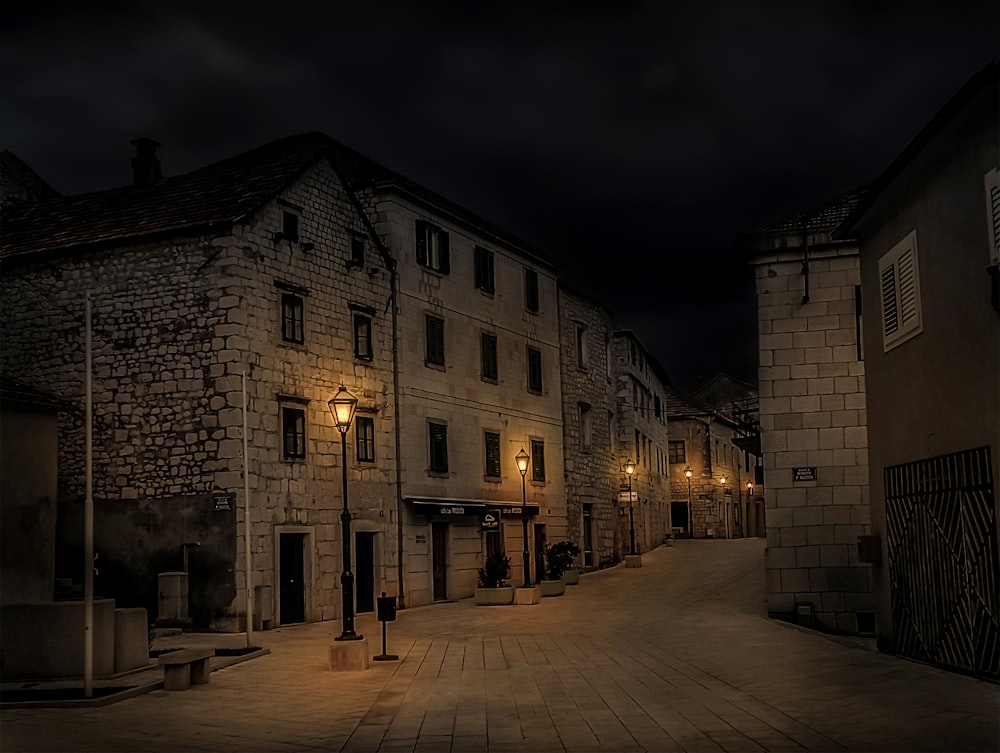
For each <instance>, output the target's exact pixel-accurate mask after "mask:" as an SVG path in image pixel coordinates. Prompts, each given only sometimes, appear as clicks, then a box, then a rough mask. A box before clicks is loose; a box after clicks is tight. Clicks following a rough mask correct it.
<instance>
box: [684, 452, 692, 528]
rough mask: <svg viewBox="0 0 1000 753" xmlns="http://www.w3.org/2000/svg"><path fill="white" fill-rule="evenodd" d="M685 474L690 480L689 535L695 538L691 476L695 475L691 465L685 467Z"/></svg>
mask: <svg viewBox="0 0 1000 753" xmlns="http://www.w3.org/2000/svg"><path fill="white" fill-rule="evenodd" d="M684 475H685V476H687V480H688V536H690V537H691V538H692V539H693V538H694V521H693V520H691V476H693V475H694V471H692V470H691V466H688V467H687V468H685V469H684Z"/></svg>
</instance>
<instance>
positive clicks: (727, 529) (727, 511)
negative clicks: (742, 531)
mask: <svg viewBox="0 0 1000 753" xmlns="http://www.w3.org/2000/svg"><path fill="white" fill-rule="evenodd" d="M720 478H721V479H722V506H723V508H725V511H726V538H727V539H728V538H729V500H728V499H726V480H727V479H726V474H725V473H723V474H722V476H721V477H720Z"/></svg>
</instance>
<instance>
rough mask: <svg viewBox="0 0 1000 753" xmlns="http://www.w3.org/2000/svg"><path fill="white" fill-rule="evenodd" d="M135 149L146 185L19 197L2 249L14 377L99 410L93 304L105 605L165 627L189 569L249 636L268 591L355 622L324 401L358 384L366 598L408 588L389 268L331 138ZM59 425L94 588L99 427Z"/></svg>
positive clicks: (194, 599)
mask: <svg viewBox="0 0 1000 753" xmlns="http://www.w3.org/2000/svg"><path fill="white" fill-rule="evenodd" d="M135 144H136V147H137V150H138V151H137V155H136V157H135V159H134V160H133V169H134V175H135V183H134V185H131V186H128V187H125V188H119V189H114V190H110V191H101V192H97V193H92V194H85V195H81V196H67V197H62V196H58V197H55V198H50V199H43V200H39V201H35V202H21V203H19V204H15V205H14V206H12V207H11V208H9V209H8V210H7V211H6V213H5V217H4V235H3V241H2V247H0V258H2V265H3V278H2V285H3V297H2V303H0V307H2V308H0V311H2V320H0V321H2V325H0V326H2V335H3V351H4V366H5V368H6V369H7V370H8V372H10V373H11V374H12V375H13V376H15V377H18V378H20V379H21V380H23V381H27V382H30V383H31V384H34V385H37V386H40V387H43V388H44V389H46V390H48V391H50V392H52V393H53V394H55V395H58V396H59V397H60V398H61V399H63V400H68V401H71V402H73V403H74V404H76V405H80V404H82V401H83V399H84V384H85V378H84V358H85V339H86V334H87V333H86V332H85V327H84V311H85V301H86V300H87V299H88V298H89V300H90V301H91V303H92V308H93V325H92V333H91V334H92V341H93V346H92V352H93V368H92V374H93V397H94V423H93V434H94V468H95V473H94V498H95V525H94V531H95V533H94V537H95V551H96V552H97V553H98V557H99V562H100V563H101V567H100V568H99V576H98V577H97V578H96V581H95V588H96V590H97V591H98V595H101V594H103V595H108V596H114V597H116V598H117V601H118V603H119V605H122V604H123V603H124V604H128V601H129V599H137V600H139V601H140V602H141V603H139V604H137V606H145V607H146V608H147V609H148V611H149V612H150V616H151V617H153V616H155V615H156V613H157V603H156V598H157V596H156V594H157V584H156V575H157V573H158V572H162V571H176V570H181V568H182V563H187V564H188V566H189V578H190V581H189V582H190V609H191V614H190V616H191V619H192V620H193V621H194V624H195V625H200V626H211V627H216V628H224V629H226V628H228V629H233V628H236V627H238V626H240V625H242V624H243V622H244V618H245V615H246V609H247V606H248V604H247V602H248V597H249V596H250V595H251V594H255V595H256V597H257V601H258V603H257V605H256V610H255V615H257V616H258V618H259V619H260V620H261V621H262V623H264V624H270V625H272V626H274V625H279V624H283V623H290V622H301V621H303V620H317V619H328V618H332V617H334V616H335V615H336V614H339V604H340V603H341V598H340V591H339V574H340V573H341V572H342V570H343V565H344V563H343V562H342V561H341V559H342V558H341V554H340V552H341V522H340V511H341V505H342V501H343V500H342V499H341V491H340V488H341V484H340V481H341V474H342V473H343V472H344V471H345V469H344V468H342V467H341V464H340V457H339V455H340V441H341V437H340V435H339V433H338V431H337V430H336V428H335V426H334V422H333V419H332V416H331V413H330V411H329V410H328V407H327V401H328V400H330V399H331V398H332V397H333V396H334V394H335V393H336V392H337V389H338V387H339V386H340V385H341V384H343V385H345V386H346V387H347V389H348V390H350V391H351V392H352V393H353V394H354V395H355V396H356V397H357V398H358V399H359V401H360V404H359V408H358V418H357V419H356V421H355V425H354V427H353V429H352V432H351V434H349V435H348V439H347V441H348V442H349V443H350V447H349V453H348V467H347V469H346V472H347V474H348V477H349V482H350V506H351V510H352V511H353V513H354V516H355V520H354V531H355V534H356V535H357V537H358V539H357V541H356V542H355V544H356V548H355V551H356V553H357V558H358V559H357V563H356V564H357V567H356V569H357V594H358V608H359V609H365V608H371V606H372V599H373V596H374V593H375V592H377V591H380V590H387V591H390V592H394V591H395V590H396V587H395V581H396V572H397V570H396V567H395V565H396V562H395V556H396V555H395V552H396V548H395V545H394V544H395V539H396V533H395V529H394V526H393V520H394V519H393V513H394V509H395V505H394V500H395V492H394V476H393V472H392V471H393V469H394V468H395V465H396V462H395V442H394V426H395V403H394V400H393V379H392V377H393V374H392V359H391V354H392V351H393V337H392V330H391V326H390V324H391V322H390V317H389V316H388V315H387V314H386V310H387V306H388V305H389V304H390V303H391V295H392V289H391V286H390V280H389V275H388V274H387V269H388V268H389V263H390V261H391V260H389V259H388V258H386V257H385V256H384V254H382V253H380V251H379V247H378V244H377V243H376V239H375V238H374V237H373V236H372V234H371V233H370V228H369V227H368V225H367V224H366V222H365V221H364V218H363V216H362V215H360V214H359V212H358V211H357V209H356V207H355V202H354V201H353V200H352V197H351V196H350V195H349V191H348V190H347V189H346V187H345V185H344V184H343V182H342V181H341V180H340V178H339V177H338V175H337V172H336V169H335V168H334V165H333V163H332V162H331V161H330V160H329V159H328V154H329V143H328V139H326V138H325V137H322V138H321V137H317V136H315V135H307V136H301V137H292V138H288V139H283V140H281V141H278V142H274V143H272V144H268V145H266V146H263V147H260V148H258V149H254V150H252V151H250V152H247V153H245V154H241V155H238V156H236V157H232V158H229V159H226V160H223V161H221V162H218V163H215V164H212V165H209V166H207V167H204V168H201V169H199V170H195V171H194V172H191V173H188V174H186V175H180V176H176V177H162V176H161V170H160V166H159V161H158V159H157V157H156V153H155V148H156V146H157V145H156V143H155V142H152V141H150V140H146V139H141V140H138V141H137V142H135ZM361 256H363V257H364V258H365V264H364V265H362V266H358V265H355V264H353V261H354V260H356V259H358V258H359V257H361ZM244 390H245V393H244ZM244 394H245V401H246V403H245V408H244ZM60 417H61V437H60V452H61V457H60V464H59V499H60V511H59V525H60V529H59V533H58V534H57V535H58V551H59V552H60V554H62V555H64V557H63V558H61V559H59V560H57V563H56V568H57V575H59V576H64V577H73V578H75V579H76V580H77V581H78V582H79V580H80V572H79V565H80V564H81V563H82V556H81V555H80V554H79V552H80V551H81V549H80V541H79V531H80V530H81V526H80V525H79V524H78V523H77V522H76V521H77V520H79V517H80V515H81V513H80V507H81V499H82V495H83V492H84V488H83V452H82V450H83V440H84V427H83V426H82V416H81V413H71V412H64V413H62V414H60ZM244 439H245V440H246V442H247V444H248V450H249V452H248V457H247V458H244V456H243V444H244ZM244 472H246V473H247V479H246V481H247V484H246V485H247V486H249V498H247V497H246V496H245V495H244V487H245V484H244V475H243V474H244ZM247 509H249V511H250V514H249V522H250V526H251V530H250V532H249V536H248V537H246V536H245V534H246V530H245V529H244V525H245V523H246V517H245V510H247ZM247 538H248V539H249V541H250V552H249V556H247V552H246V550H245V546H244V541H245V540H246V539H247ZM185 555H186V556H185ZM247 563H250V564H249V571H250V579H249V581H248V579H247V575H248V566H247Z"/></svg>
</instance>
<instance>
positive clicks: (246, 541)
mask: <svg viewBox="0 0 1000 753" xmlns="http://www.w3.org/2000/svg"><path fill="white" fill-rule="evenodd" d="M247 368H249V367H244V368H243V379H242V382H243V551H244V561H245V563H246V587H247V595H246V604H247V609H246V612H247V615H246V620H247V648H250V634H251V633H252V632H253V577H252V575H253V569H252V568H251V566H250V565H251V554H250V541H251V537H250V527H251V525H252V523H251V522H250V456H249V454H248V447H249V438H248V434H249V421H247ZM186 551H187V550H186V549H185V552H186Z"/></svg>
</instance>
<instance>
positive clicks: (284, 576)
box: [278, 533, 306, 625]
mask: <svg viewBox="0 0 1000 753" xmlns="http://www.w3.org/2000/svg"><path fill="white" fill-rule="evenodd" d="M305 538H306V535H305V534H304V533H282V534H280V535H279V536H278V550H279V551H278V558H279V559H278V563H279V567H280V568H281V570H280V572H281V587H280V589H281V590H280V598H281V604H280V605H279V619H280V620H281V624H282V625H290V624H292V623H294V622H305V620H306V582H305V546H304V544H305Z"/></svg>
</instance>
